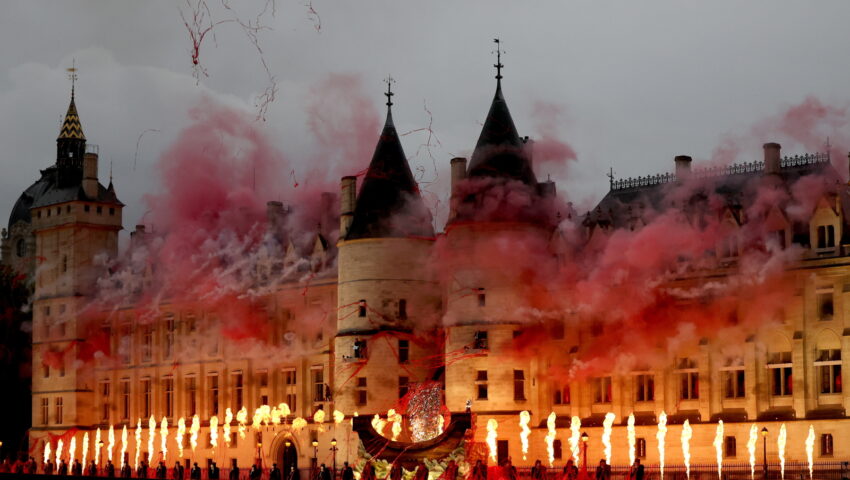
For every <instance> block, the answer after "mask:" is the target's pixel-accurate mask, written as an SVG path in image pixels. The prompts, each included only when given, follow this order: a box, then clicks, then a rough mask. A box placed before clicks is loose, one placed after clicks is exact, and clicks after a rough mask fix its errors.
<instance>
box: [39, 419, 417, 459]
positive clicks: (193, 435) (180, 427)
mask: <svg viewBox="0 0 850 480" xmlns="http://www.w3.org/2000/svg"><path fill="white" fill-rule="evenodd" d="M391 412H392V411H391ZM290 413H291V412H290V409H289V406H288V405H287V404H286V403H281V404H280V405H277V406H269V405H263V406H261V407H259V408H257V409H256V410H255V411H254V415H253V418H252V421H251V423H250V425H249V424H248V410H247V409H246V408H245V407H242V409H240V410H239V411H237V412H236V414H235V415H234V414H233V411H232V410H231V409H230V408H228V409H226V410H225V415H224V421H223V422H222V423H221V424H220V422H219V419H218V416H216V415H213V416H211V417H210V419H209V444H210V447H212V449H213V454H214V453H215V449H216V448H217V447H218V445H219V441H218V440H219V429H221V431H222V437H221V438H223V440H224V444H225V446H230V442H231V434H232V433H233V432H234V427H235V432H236V433H238V434H239V437H240V438H242V439H244V438H245V436H246V434H247V432H248V428H252V429H254V430H260V429H261V428H263V427H268V426H269V425H272V426H277V425H282V424H283V425H285V424H286V418H287V416H288V415H289V414H290ZM354 416H357V413H356V412H355V413H354ZM398 416H399V417H400V416H401V415H398ZM344 419H345V414H343V413H342V412H340V411H339V410H334V412H333V422H334V424H339V423H342V421H343V420H344ZM234 420H235V422H236V423H235V424H234ZM190 421H191V423H190V424H188V429H187V420H186V419H185V418H183V417H180V419H178V420H177V428H176V429H173V430H169V428H168V420H167V419H166V418H165V417H163V418H162V420H161V421H160V422H159V423H157V421H156V419H155V418H154V417H153V416H151V417H150V419H149V420H148V428H147V431H148V433H147V440H148V442H147V451H148V457H149V458H151V459H153V458H154V455H156V453H157V449H156V447H155V443H156V438H157V435H158V436H159V440H160V441H159V453H160V454H161V460H162V461H163V462H165V461H167V459H168V438H169V433H171V434H172V437H173V439H174V443H175V444H176V445H177V457H178V458H182V457H183V447H184V438H185V437H186V436H187V434H188V437H189V446H190V447H191V449H192V453H193V455H194V453H195V449H196V448H197V447H198V437H199V434H200V431H201V419H200V417H199V416H198V415H195V416H193V417H192V418H191V419H190ZM313 423H314V424H316V425H317V426H318V429H319V431H323V430H324V423H325V412H324V411H323V410H318V411H316V413H315V414H314V415H313ZM307 424H308V421H307V420H306V419H304V418H302V417H296V418H295V419H293V420H292V423H291V424H290V425H289V426H290V428H291V429H292V430H293V431H298V430H301V429H303V428H304V427H306V426H307ZM157 426H158V427H159V432H157ZM143 432H144V429H143V428H142V419H141V418H140V419H138V421H137V422H136V431H135V443H136V449H135V452H136V454H135V461H134V464H135V468H139V461H140V457H141V453H142V434H143ZM172 432H173V433H172ZM128 436H129V432H128V430H127V425H124V426H123V428H122V430H121V456H120V458H121V466H122V467H123V466H124V465H125V464H126V462H127V461H128V459H127V457H128V455H127V447H128V443H129V442H128ZM107 442H108V443H104V441H103V438H102V432H101V429H100V428H98V429H97V430H95V434H94V443H93V444H92V445H90V442H89V432H85V433H84V434H83V441H82V449H81V452H80V457H77V437H76V436H73V437H71V440H70V443H69V446H68V452H67V456H65V455H63V454H64V453H65V452H64V448H65V442H64V440H63V439H59V440H58V441H57V442H56V451H55V453H54V452H53V451H52V449H51V445H50V442H46V443H45V445H44V462H45V463H47V462H48V461H49V460H50V459H51V458H53V455H55V459H56V463H59V462H60V461H61V460H65V459H67V460H68V461H69V462H73V461H75V460H77V458H80V459H81V463H82V464H83V465H86V461H87V460H88V455H89V450H90V448H89V447H90V446H91V447H93V454H94V459H93V460H94V463H95V465H100V460H101V459H100V455H101V449H102V447H104V446H106V458H107V459H108V461H110V462H111V461H112V460H113V452H114V450H115V447H116V446H117V445H116V438H115V428H114V426H113V425H110V426H109V430H108V433H107Z"/></svg>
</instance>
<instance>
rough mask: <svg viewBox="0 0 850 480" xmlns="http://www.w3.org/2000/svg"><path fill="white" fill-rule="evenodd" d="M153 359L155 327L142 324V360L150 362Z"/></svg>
mask: <svg viewBox="0 0 850 480" xmlns="http://www.w3.org/2000/svg"><path fill="white" fill-rule="evenodd" d="M152 359H153V327H152V325H142V361H143V362H150V361H151V360H152Z"/></svg>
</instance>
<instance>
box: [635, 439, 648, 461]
mask: <svg viewBox="0 0 850 480" xmlns="http://www.w3.org/2000/svg"><path fill="white" fill-rule="evenodd" d="M635 456H636V457H637V458H646V439H645V438H636V439H635Z"/></svg>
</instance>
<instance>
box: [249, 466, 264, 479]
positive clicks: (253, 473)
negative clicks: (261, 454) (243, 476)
mask: <svg viewBox="0 0 850 480" xmlns="http://www.w3.org/2000/svg"><path fill="white" fill-rule="evenodd" d="M262 474H263V470H262V469H261V468H260V466H259V465H257V464H256V463H255V464H253V465H251V470H250V471H249V472H248V478H249V479H251V480H260V476H261V475H262Z"/></svg>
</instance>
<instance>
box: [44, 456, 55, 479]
mask: <svg viewBox="0 0 850 480" xmlns="http://www.w3.org/2000/svg"><path fill="white" fill-rule="evenodd" d="M44 474H45V475H53V462H51V461H50V459H49V458H48V459H47V463H45V464H44Z"/></svg>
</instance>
